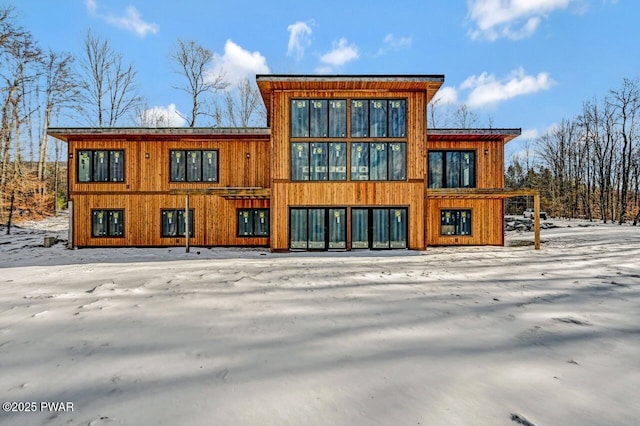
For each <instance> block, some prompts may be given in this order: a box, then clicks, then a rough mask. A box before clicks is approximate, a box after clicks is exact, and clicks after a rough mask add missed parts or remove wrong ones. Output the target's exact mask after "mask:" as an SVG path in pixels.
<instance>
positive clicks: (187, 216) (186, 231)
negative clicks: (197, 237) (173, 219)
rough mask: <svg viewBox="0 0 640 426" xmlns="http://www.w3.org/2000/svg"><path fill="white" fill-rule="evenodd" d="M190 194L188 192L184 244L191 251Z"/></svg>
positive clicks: (185, 208)
mask: <svg viewBox="0 0 640 426" xmlns="http://www.w3.org/2000/svg"><path fill="white" fill-rule="evenodd" d="M189 231H190V230H189V194H188V193H187V198H186V202H185V207H184V246H185V249H186V250H187V253H189Z"/></svg>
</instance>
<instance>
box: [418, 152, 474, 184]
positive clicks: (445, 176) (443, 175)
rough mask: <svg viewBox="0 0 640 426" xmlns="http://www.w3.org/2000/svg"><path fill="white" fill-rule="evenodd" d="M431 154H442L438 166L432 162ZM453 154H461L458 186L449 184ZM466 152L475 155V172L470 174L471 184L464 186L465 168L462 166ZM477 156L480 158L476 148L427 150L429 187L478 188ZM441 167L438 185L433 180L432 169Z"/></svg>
mask: <svg viewBox="0 0 640 426" xmlns="http://www.w3.org/2000/svg"><path fill="white" fill-rule="evenodd" d="M431 154H440V155H441V158H440V160H439V162H440V164H439V166H437V167H433V166H432V164H431ZM453 154H459V155H460V159H459V160H458V161H459V163H458V168H459V170H458V171H457V180H458V186H449V168H450V167H452V165H451V164H449V160H448V158H449V156H450V155H453ZM464 154H472V155H473V162H472V168H473V174H472V175H470V176H469V177H470V179H471V180H472V184H470V185H469V186H462V181H463V176H464V170H465V169H464V168H463V167H462V161H461V160H462V156H463V155H464ZM477 158H478V150H476V149H432V150H429V151H428V152H427V187H428V188H430V189H447V188H477V187H478V167H477V161H476V160H477ZM438 168H439V169H440V181H439V182H437V183H438V186H434V182H433V181H432V175H431V171H432V170H433V169H438Z"/></svg>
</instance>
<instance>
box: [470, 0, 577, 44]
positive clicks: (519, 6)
mask: <svg viewBox="0 0 640 426" xmlns="http://www.w3.org/2000/svg"><path fill="white" fill-rule="evenodd" d="M578 1H580V0H468V2H467V4H468V9H469V12H468V17H469V19H471V20H472V21H473V22H474V23H475V24H476V26H477V28H476V29H474V30H472V31H471V32H470V36H471V38H472V39H478V38H485V39H487V40H491V41H494V40H497V39H498V38H500V37H505V38H509V39H512V40H518V39H522V38H526V37H529V36H531V35H532V34H533V33H534V32H535V31H536V30H537V28H538V27H539V26H540V23H541V22H542V18H546V17H547V16H548V15H549V13H551V12H553V11H556V10H559V9H566V8H567V7H568V6H569V5H570V4H571V3H573V2H578Z"/></svg>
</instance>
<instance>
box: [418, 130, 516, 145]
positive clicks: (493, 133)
mask: <svg viewBox="0 0 640 426" xmlns="http://www.w3.org/2000/svg"><path fill="white" fill-rule="evenodd" d="M521 133H522V129H515V128H513V129H509V128H507V129H427V140H431V141H435V142H437V141H453V142H469V141H472V142H473V141H478V142H481V141H495V142H502V143H507V142H509V141H511V140H513V139H515V138H517V137H518V136H520V134H521Z"/></svg>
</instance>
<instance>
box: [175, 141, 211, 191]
mask: <svg viewBox="0 0 640 426" xmlns="http://www.w3.org/2000/svg"><path fill="white" fill-rule="evenodd" d="M178 151H179V152H182V153H183V155H184V158H185V159H186V158H187V152H193V151H200V180H187V176H188V171H187V167H186V164H185V168H184V180H173V179H172V176H171V165H172V164H171V161H172V160H171V158H172V155H171V154H172V153H173V152H178ZM209 151H212V152H215V153H216V178H215V180H202V174H203V171H204V167H203V161H204V154H203V153H205V152H209ZM218 182H220V150H219V149H218V148H213V149H206V148H198V149H170V150H169V183H208V184H212V183H218Z"/></svg>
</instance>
